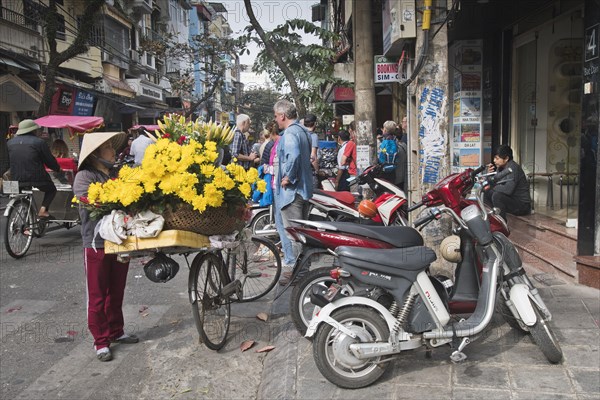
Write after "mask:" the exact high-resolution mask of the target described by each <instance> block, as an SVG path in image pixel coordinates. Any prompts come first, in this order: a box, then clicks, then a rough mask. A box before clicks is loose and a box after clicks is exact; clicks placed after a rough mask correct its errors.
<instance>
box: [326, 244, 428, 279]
mask: <svg viewBox="0 0 600 400" xmlns="http://www.w3.org/2000/svg"><path fill="white" fill-rule="evenodd" d="M335 252H336V254H337V255H338V256H339V257H340V264H341V265H342V267H343V266H344V264H345V263H348V264H354V265H355V266H358V267H360V268H365V269H367V270H369V271H374V272H382V273H386V274H391V275H398V274H397V273H394V272H395V271H396V270H404V271H410V272H413V273H418V272H421V271H422V270H424V269H426V268H427V267H428V266H429V265H430V264H431V263H432V262H434V261H435V260H436V259H437V257H436V255H435V252H434V251H433V250H432V249H430V248H429V247H425V246H415V247H406V248H403V249H365V248H361V247H350V246H340V247H338V248H337V249H335ZM345 258H350V259H352V260H345ZM352 261H359V262H364V265H356V263H355V262H352Z"/></svg>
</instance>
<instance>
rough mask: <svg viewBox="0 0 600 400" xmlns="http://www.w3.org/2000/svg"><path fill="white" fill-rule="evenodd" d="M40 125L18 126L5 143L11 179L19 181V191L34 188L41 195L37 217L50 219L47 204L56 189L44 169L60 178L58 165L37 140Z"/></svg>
mask: <svg viewBox="0 0 600 400" xmlns="http://www.w3.org/2000/svg"><path fill="white" fill-rule="evenodd" d="M38 129H40V127H39V125H38V124H36V123H35V122H34V121H33V120H31V119H25V120H23V121H21V122H20V123H19V130H17V132H16V134H15V137H14V138H12V139H10V140H9V141H8V142H7V146H8V157H9V159H10V175H11V179H12V180H15V181H19V188H24V187H31V186H34V187H36V188H38V189H39V190H40V191H42V192H44V199H43V200H42V206H41V207H40V210H39V213H38V217H39V218H42V219H48V218H50V213H49V212H48V211H49V209H50V203H52V200H54V196H56V186H55V185H54V183H53V182H52V179H51V178H50V175H49V174H48V172H46V169H45V167H44V165H46V166H47V167H48V168H50V169H51V170H53V171H56V172H57V173H59V175H62V170H61V169H60V165H58V162H57V161H56V158H54V156H53V155H52V153H51V152H50V148H49V147H48V144H47V143H46V142H45V141H44V140H42V139H40V138H39V137H37V136H36V134H35V133H36V131H37V130H38Z"/></svg>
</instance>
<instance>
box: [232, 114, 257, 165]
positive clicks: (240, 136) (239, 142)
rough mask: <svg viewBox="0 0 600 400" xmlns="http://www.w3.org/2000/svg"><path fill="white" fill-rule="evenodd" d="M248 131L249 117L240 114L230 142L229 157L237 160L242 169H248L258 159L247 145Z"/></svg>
mask: <svg viewBox="0 0 600 400" xmlns="http://www.w3.org/2000/svg"><path fill="white" fill-rule="evenodd" d="M249 130H250V117H249V116H248V115H246V114H240V115H238V116H237V119H236V128H235V134H234V135H233V141H232V142H231V156H232V157H235V158H236V159H237V162H238V164H239V165H241V166H242V167H244V168H246V169H248V168H250V166H251V165H252V163H253V162H254V159H255V158H256V157H258V154H256V153H253V152H251V151H250V144H249V143H248V131H249Z"/></svg>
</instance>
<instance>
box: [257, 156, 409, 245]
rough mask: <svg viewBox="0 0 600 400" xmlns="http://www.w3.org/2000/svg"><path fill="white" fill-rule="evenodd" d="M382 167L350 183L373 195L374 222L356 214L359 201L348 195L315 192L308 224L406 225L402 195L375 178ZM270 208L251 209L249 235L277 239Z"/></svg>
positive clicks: (366, 172) (404, 201)
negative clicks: (250, 231)
mask: <svg viewBox="0 0 600 400" xmlns="http://www.w3.org/2000/svg"><path fill="white" fill-rule="evenodd" d="M380 173H381V167H380V166H379V165H374V166H371V167H369V168H366V169H365V170H364V171H363V172H362V173H361V174H360V175H359V176H357V177H353V178H352V180H353V181H356V182H357V183H358V184H360V185H368V186H369V187H370V188H371V190H373V192H374V193H375V195H376V198H375V199H374V201H373V202H374V203H375V205H376V206H377V214H376V215H375V216H374V217H373V218H364V217H363V216H361V215H360V213H359V212H358V209H357V208H356V203H357V202H358V199H357V198H356V197H354V195H353V194H352V193H350V192H336V191H327V190H319V189H317V190H315V192H314V193H313V198H312V199H311V201H310V203H311V209H310V213H309V218H308V219H309V220H311V221H351V222H357V223H360V224H372V225H403V226H404V225H407V219H406V203H407V202H406V198H405V195H404V192H403V191H402V190H401V189H400V188H398V187H397V186H395V185H393V184H392V183H390V182H387V181H384V180H382V179H379V178H376V176H378V175H379V174H380ZM273 211H274V210H273V209H272V207H269V206H267V207H253V208H252V218H251V220H250V222H249V227H250V228H251V229H252V234H254V235H261V236H273V237H275V236H276V235H277V230H276V229H275V218H274V214H273Z"/></svg>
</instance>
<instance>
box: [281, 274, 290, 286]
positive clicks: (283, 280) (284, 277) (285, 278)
mask: <svg viewBox="0 0 600 400" xmlns="http://www.w3.org/2000/svg"><path fill="white" fill-rule="evenodd" d="M290 279H292V271H284V272H282V273H281V277H280V278H279V284H280V285H281V286H285V285H287V284H288V283H290Z"/></svg>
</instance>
